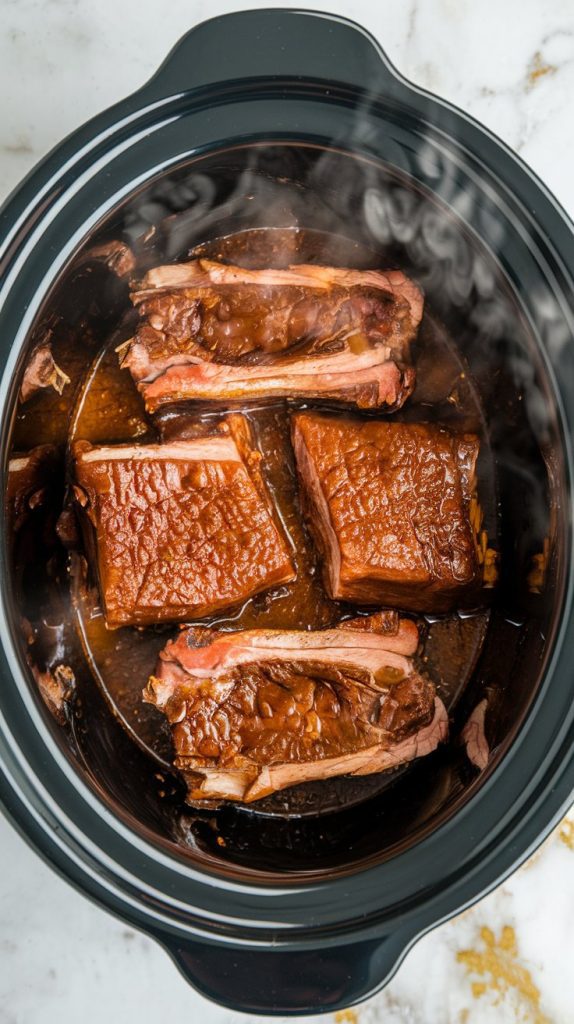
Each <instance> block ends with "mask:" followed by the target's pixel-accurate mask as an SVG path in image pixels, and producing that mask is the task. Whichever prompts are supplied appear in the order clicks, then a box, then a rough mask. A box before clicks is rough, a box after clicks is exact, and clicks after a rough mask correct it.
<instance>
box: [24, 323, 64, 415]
mask: <svg viewBox="0 0 574 1024" xmlns="http://www.w3.org/2000/svg"><path fill="white" fill-rule="evenodd" d="M69 383H70V378H69V377H68V375H67V374H66V373H64V371H63V370H61V369H60V367H59V366H58V365H57V363H56V362H55V360H54V356H53V354H52V343H51V334H50V332H47V336H46V338H45V340H44V341H42V342H41V343H40V344H39V345H36V347H35V348H34V349H33V351H32V354H31V356H30V358H29V359H28V362H27V364H26V367H25V369H24V376H23V377H22V384H21V387H20V398H21V400H22V401H23V402H27V401H28V399H29V398H32V395H35V394H36V392H37V391H43V390H44V388H54V391H57V392H58V394H59V395H61V394H62V391H63V390H64V388H65V387H66V384H69Z"/></svg>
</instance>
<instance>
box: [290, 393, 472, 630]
mask: <svg viewBox="0 0 574 1024" xmlns="http://www.w3.org/2000/svg"><path fill="white" fill-rule="evenodd" d="M292 437H293V446H294V449H295V455H296V459H297V469H298V474H299V478H300V486H301V490H302V493H303V499H304V504H305V506H306V510H307V513H308V518H309V526H310V529H311V532H312V533H313V536H314V537H315V540H316V542H317V544H318V546H319V548H320V550H321V553H322V556H323V572H324V579H325V586H326V588H327V590H328V592H329V594H330V596H331V597H332V598H335V599H344V600H349V601H354V602H357V603H362V604H390V605H398V606H399V607H401V608H406V609H409V610H412V611H424V612H433V611H434V612H441V611H447V610H449V609H450V608H452V607H453V605H454V604H455V602H456V601H457V599H458V598H459V597H460V596H461V593H462V592H463V591H464V590H465V589H467V588H469V587H471V586H472V585H473V584H474V583H475V582H476V580H477V576H478V566H477V556H476V550H475V543H474V537H473V532H472V528H471V523H470V501H471V497H472V495H473V491H474V487H475V464H476V459H477V456H478V449H479V442H478V438H476V437H475V436H474V435H471V434H466V435H463V436H460V435H455V434H452V433H451V432H450V431H448V430H446V429H445V428H444V427H438V426H431V425H430V424H427V423H391V422H386V421H380V422H375V421H372V420H370V421H359V420H356V419H350V418H342V417H333V416H325V415H318V414H313V413H299V414H297V415H295V416H294V417H293V419H292Z"/></svg>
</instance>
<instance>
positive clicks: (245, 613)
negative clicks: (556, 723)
mask: <svg viewBox="0 0 574 1024" xmlns="http://www.w3.org/2000/svg"><path fill="white" fill-rule="evenodd" d="M201 253H203V254H206V255H209V256H211V257H212V258H224V259H232V260H233V261H235V262H239V263H243V264H244V265H255V266H256V265H258V264H259V265H261V264H264V263H265V262H267V263H268V264H274V265H277V266H280V265H285V264H286V263H289V262H291V261H304V260H307V261H311V260H315V261H316V262H324V263H329V262H333V263H338V264H339V265H349V266H358V267H360V266H369V265H370V266H376V265H383V266H384V260H383V259H382V257H381V256H380V255H378V256H377V255H376V254H373V253H371V252H370V251H369V250H366V249H361V248H359V247H358V245H357V243H355V242H348V241H347V240H345V239H341V238H339V237H331V236H325V235H324V234H322V233H319V232H304V231H301V230H297V231H293V230H291V231H286V230H271V229H269V230H257V231H250V232H243V233H241V234H239V235H235V236H230V237H228V238H226V239H223V240H221V241H216V242H213V243H211V244H210V245H209V246H205V245H204V246H202V247H201ZM126 337H129V333H126V328H121V327H120V329H119V330H117V331H116V332H114V333H113V334H112V335H111V337H108V339H107V341H106V342H105V343H104V345H103V346H102V347H101V348H100V351H99V352H98V353H97V355H96V356H95V358H92V359H91V360H90V361H89V363H88V365H86V366H83V367H82V366H80V368H79V370H78V372H77V381H78V386H77V389H76V391H75V396H74V402H73V408H71V407H70V395H69V394H68V395H66V394H65V395H64V396H62V397H61V398H60V397H59V396H57V397H55V396H53V395H50V394H46V395H42V396H40V397H39V398H38V400H34V402H33V403H29V406H28V407H24V409H23V411H22V412H21V413H20V419H19V423H18V427H17V432H16V436H17V438H18V444H19V445H21V447H29V446H31V445H32V444H38V443H40V442H44V441H48V440H59V441H61V440H62V434H66V435H67V441H68V444H69V443H71V442H73V441H75V440H79V439H83V440H88V441H90V442H92V443H94V444H98V443H102V442H111V443H114V442H115V443H119V442H125V441H131V440H136V441H148V440H159V439H162V438H163V439H168V438H173V437H176V436H179V437H181V436H191V435H193V434H194V433H196V432H197V431H198V430H204V429H205V428H206V427H208V426H209V424H210V423H211V422H212V421H213V420H215V419H217V418H218V417H220V416H222V415H224V414H225V412H228V411H229V407H227V408H226V409H216V410H215V409H214V408H213V406H210V407H209V409H208V408H206V407H205V406H201V405H197V406H195V407H192V406H191V405H187V406H186V407H185V408H184V407H180V408H173V409H170V410H167V411H164V412H162V413H161V414H158V415H157V416H156V417H155V418H154V419H153V420H151V419H150V418H149V417H147V416H146V414H145V412H144V407H143V402H142V399H141V398H140V396H139V394H138V392H137V390H136V388H135V385H134V384H133V382H132V380H131V377H130V375H129V373H128V371H127V370H121V369H120V367H119V362H118V356H117V354H116V352H115V348H116V347H117V345H118V344H120V342H121V341H122V340H124V339H125V338H126ZM414 355H415V361H416V364H417V369H418V384H417V388H416V391H415V394H414V396H413V398H412V399H411V400H410V402H408V403H407V406H406V408H405V409H403V410H402V411H401V413H400V414H398V415H399V416H400V418H403V419H407V420H416V419H421V420H431V419H432V420H436V421H440V422H443V423H445V424H447V425H449V426H451V427H453V428H455V429H460V430H472V431H475V432H477V433H478V434H479V436H480V438H481V446H482V449H481V457H480V460H479V470H478V472H479V495H480V501H481V504H482V507H483V509H484V512H485V526H486V528H487V530H488V531H489V536H490V538H491V540H494V537H495V532H496V495H495V485H494V473H493V467H492V459H491V456H490V451H489V447H488V440H487V435H486V430H485V424H484V417H483V414H482V410H481V407H480V402H479V399H478V395H477V393H476V391H475V389H474V387H473V384H472V381H471V379H470V377H469V375H468V372H467V370H466V368H465V366H464V364H463V363H462V361H461V358H460V355H459V353H458V352H457V348H456V344H455V342H454V340H453V339H452V338H451V337H449V336H448V334H447V332H446V330H445V328H444V327H443V326H442V324H441V323H440V322H439V321H438V320H437V319H436V318H435V317H434V316H433V314H432V311H430V310H429V309H427V310H426V311H425V315H424V318H423V323H422V326H421V331H420V335H419V340H418V342H417V344H416V348H415V353H414ZM74 358H76V357H74V356H71V359H72V361H74ZM78 359H79V356H78V357H77V358H76V361H78ZM84 360H85V355H84ZM319 404H320V403H307V404H306V403H297V402H289V403H288V402H285V401H278V402H273V403H263V404H258V405H251V406H247V407H242V406H237V407H236V408H238V409H239V410H240V411H241V412H243V413H244V414H245V415H246V416H247V417H248V419H249V421H250V423H251V425H252V428H253V431H254V434H255V438H256V442H257V444H258V446H259V448H260V450H261V452H262V453H263V456H264V463H263V465H264V472H265V478H266V480H267V483H268V486H269V488H270V490H271V493H272V497H273V501H274V502H275V505H276V508H277V510H278V514H279V516H280V518H281V520H282V522H283V523H284V526H285V528H286V531H287V533H288V535H289V536H290V538H291V542H292V544H293V555H294V561H295V565H296V569H297V579H296V581H295V582H294V583H292V584H289V585H284V586H281V587H279V588H276V589H275V590H273V591H270V592H268V593H266V594H261V595H258V596H256V597H254V598H252V599H250V600H248V601H247V602H246V603H245V604H244V605H243V606H242V607H241V608H235V609H233V610H230V611H229V612H228V613H227V614H225V615H218V616H216V617H213V618H211V619H209V620H204V621H206V622H207V623H209V624H210V625H217V626H218V627H219V628H223V629H240V628H241V629H246V628H255V627H262V628H263V627H264V628H282V629H290V628H291V629H317V628H321V627H324V626H328V625H332V624H335V623H337V622H338V621H340V620H341V618H346V617H349V616H351V615H356V613H357V612H356V609H355V608H354V607H353V606H352V605H346V604H342V603H338V602H334V601H331V600H330V599H329V598H328V597H327V596H326V594H325V593H324V591H323V587H322V583H321V573H320V566H319V565H318V563H317V556H316V553H315V548H314V546H313V544H312V543H311V541H310V538H309V535H308V533H307V530H306V528H305V525H304V523H303V519H302V514H301V508H300V504H299V495H298V491H297V486H296V476H295V467H294V459H293V452H292V449H291V445H290V442H289V411H290V410H292V409H295V408H304V407H308V406H309V405H313V407H315V408H317V407H318V405H319ZM70 413H71V415H70ZM68 424H69V426H68ZM93 584H94V581H93V579H90V574H89V573H88V578H87V580H86V579H84V578H83V574H82V573H78V572H76V573H75V574H74V575H73V576H72V578H71V588H72V596H73V613H72V614H73V619H74V621H75V627H76V630H77V633H78V635H79V637H80V639H81V642H82V645H83V648H84V651H85V653H86V655H87V658H88V661H89V664H90V666H91V669H92V672H93V674H94V677H95V679H96V681H97V684H98V686H99V687H100V689H101V691H102V693H103V694H104V696H105V698H106V700H107V702H108V704H109V706H110V708H111V709H112V710H113V712H114V714H115V715H116V716H117V717H118V718H119V720H120V722H121V723H122V724H123V725H124V727H125V728H126V729H127V731H128V732H129V734H130V735H131V736H132V738H133V739H134V740H135V741H136V742H137V743H138V744H139V745H140V746H141V747H142V748H143V749H144V750H145V751H146V752H147V753H149V754H150V755H151V756H152V757H153V758H154V759H155V760H156V761H157V763H158V764H159V765H161V766H162V767H164V768H165V767H168V766H169V765H170V763H171V758H172V746H171V738H170V734H169V727H168V725H167V723H166V720H165V718H164V717H163V715H161V714H160V713H159V712H158V711H156V710H155V709H154V708H152V707H150V706H149V705H145V704H143V702H142V700H141V692H142V689H143V687H144V686H145V684H146V682H147V678H148V676H149V675H150V674H151V673H152V672H153V670H154V667H155V663H156V659H157V655H158V652H159V651H160V649H161V648H162V647H163V646H164V644H165V642H166V640H167V639H168V637H169V636H171V635H173V632H174V630H176V629H177V626H166V627H152V628H146V629H135V628H131V627H126V628H122V629H118V630H114V631H110V630H108V629H107V628H106V626H105V623H104V619H103V616H102V613H101V609H100V606H99V599H98V594H97V589H96V587H95V586H94V585H93ZM488 614H489V613H488V610H484V609H483V610H480V611H476V612H472V611H470V612H469V611H467V612H465V613H464V614H460V615H453V616H449V617H442V618H438V619H436V620H435V621H426V622H425V621H422V623H421V624H422V629H421V636H422V638H423V643H422V647H421V652H420V655H419V662H420V666H421V668H422V669H423V670H425V671H427V672H428V673H429V675H430V676H431V678H432V679H433V681H434V682H435V683H436V684H437V690H438V693H439V695H440V696H441V697H442V699H443V700H444V702H445V704H446V706H447V709H449V710H450V709H452V707H453V706H454V704H455V703H456V701H457V699H458V698H459V696H460V694H461V693H462V691H463V690H464V688H465V686H466V684H467V682H468V680H469V678H470V676H471V673H472V671H473V668H474V666H475V664H476V661H477V658H478V655H479V653H480V650H481V646H482V643H483V640H484V636H485V632H486V627H487V623H488ZM419 621H420V620H419ZM405 770H408V768H401V769H398V771H405ZM391 776H392V777H394V773H386V774H385V775H379V776H366V777H364V778H362V779H360V780H358V779H344V778H342V779H335V780H329V781H325V782H318V783H307V784H304V785H303V786H299V787H294V788H293V789H292V790H287V791H285V792H282V793H279V794H275V795H274V796H272V797H268V798H266V799H265V800H264V801H261V802H259V803H258V804H257V805H256V806H254V807H252V808H250V811H249V813H254V812H255V813H257V812H260V813H261V812H265V813H271V814H277V813H279V814H283V813H291V814H292V813H295V814H297V813H301V814H309V813H314V814H317V813H324V812H326V811H329V810H333V809H335V808H338V807H341V806H349V805H350V804H353V803H357V802H360V801H361V800H364V799H366V798H368V797H370V796H373V795H374V794H375V793H377V792H379V791H380V790H381V789H382V788H384V787H385V786H386V785H388V782H389V778H390V777H391Z"/></svg>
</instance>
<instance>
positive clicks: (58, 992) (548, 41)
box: [0, 0, 574, 1024]
mask: <svg viewBox="0 0 574 1024" xmlns="http://www.w3.org/2000/svg"><path fill="white" fill-rule="evenodd" d="M242 6H246V7H251V8H259V7H266V6H269V4H268V3H261V2H260V0H249V3H246V4H245V5H243V4H237V3H231V2H223V0H209V3H208V2H205V0H171V2H170V4H169V14H168V8H167V7H166V5H164V4H161V3H160V2H159V0H150V2H149V3H148V4H141V3H140V2H138V3H136V0H114V2H112V0H99V2H98V3H97V4H94V3H89V2H88V0H0V15H1V17H0V24H1V26H2V28H1V32H0V84H1V95H2V97H3V104H2V116H1V118H0V198H4V196H5V195H6V194H7V193H8V192H9V191H10V190H11V189H12V188H13V187H14V186H15V185H16V184H17V183H18V181H19V180H20V179H21V178H22V176H23V175H24V174H25V173H26V172H27V171H28V170H29V169H30V168H31V167H32V166H33V165H34V163H35V162H36V161H37V160H38V159H39V158H40V157H41V156H43V154H44V153H46V152H47V151H48V150H49V149H50V148H51V147H52V146H53V145H55V144H56V143H57V142H58V141H59V140H60V139H61V138H62V137H63V136H64V135H65V134H66V133H67V132H69V131H70V130H72V129H73V128H75V127H76V126H77V125H79V124H81V123H82V122H83V121H85V120H86V118H88V117H90V116H91V115H92V114H95V113H96V112H97V111H99V110H101V109H103V108H104V107H106V106H108V105H109V104H110V103H112V102H114V101H115V100H117V99H119V98H121V97H122V96H124V95H126V94H127V93H129V92H130V91H132V90H133V89H135V88H136V87H137V86H138V85H140V84H141V83H142V82H143V81H144V80H145V79H146V78H148V77H149V76H150V74H151V73H152V72H153V71H154V70H155V68H156V67H157V66H158V64H159V63H160V62H161V60H162V59H163V57H164V56H165V55H166V53H167V52H168V50H169V49H170V47H171V46H172V45H173V43H175V42H176V40H177V39H178V37H179V36H180V35H181V34H182V33H183V32H184V31H186V30H187V29H188V28H190V27H191V26H192V25H193V24H195V23H197V22H198V21H201V20H203V19H204V18H206V17H210V16H212V15H214V14H219V13H224V12H226V11H231V10H237V9H241V7H242ZM273 6H277V7H280V6H282V7H296V6H299V5H298V4H289V3H283V4H281V3H275V4H274V5H273ZM309 6H310V7H313V8H315V9H317V10H327V11H331V12H335V13H339V14H342V15H347V16H349V17H351V18H354V19H355V20H357V21H360V22H362V23H363V24H364V25H365V26H366V27H367V28H369V29H370V30H371V31H372V32H373V33H374V34H375V35H376V36H377V37H378V39H379V40H380V41H381V43H382V44H383V46H384V47H385V48H386V50H387V52H388V54H389V56H390V58H391V59H392V60H393V61H394V63H395V64H396V65H397V67H398V68H399V69H400V70H401V71H402V72H403V73H404V74H405V75H406V76H407V77H408V78H410V79H412V80H413V81H415V82H417V83H418V84H420V85H422V86H424V87H426V88H428V89H431V90H432V91H434V92H437V93H438V94H440V95H442V96H444V97H446V98H447V99H450V100H452V101H454V102H455V103H457V104H458V105H459V106H460V107H462V108H463V109H465V110H467V111H469V112H470V113H472V114H473V115H474V116H475V117H477V118H478V119H479V120H481V121H483V122H484V123H485V124H487V125H488V126H489V127H490V128H491V129H492V130H493V131H494V132H496V133H497V134H498V135H499V136H501V137H502V138H503V139H504V140H505V141H506V142H507V143H509V144H510V145H511V146H512V147H513V148H514V149H516V150H517V151H518V152H519V153H520V154H521V156H522V157H523V158H524V159H525V160H526V161H527V162H528V163H529V164H530V165H531V166H532V167H533V168H534V170H535V171H536V172H537V173H538V174H539V175H540V176H541V177H542V178H543V179H544V180H545V181H546V183H547V184H548V185H549V187H550V188H551V189H552V190H553V191H554V193H555V194H556V196H557V197H558V199H559V200H560V201H561V202H562V204H563V205H564V206H565V208H566V210H567V211H568V212H569V213H570V215H571V216H574V174H573V173H572V171H573V165H574V118H572V114H571V100H572V95H573V93H574V4H573V3H572V0H546V2H545V3H541V2H540V0H505V2H504V3H500V2H496V0H481V2H479V3H476V2H471V0H404V2H402V3H394V4H392V5H391V4H390V2H389V0H386V2H385V0H379V2H378V3H375V2H374V0H327V2H323V0H313V2H312V3H309ZM0 864H1V865H2V867H3V870H2V872H1V873H0V1024H37V1022H40V1021H41V1022H42V1024H52V1022H53V1024H72V1022H75V1021H76V1020H77V1019H78V1015H80V1017H81V1019H82V1021H83V1022H84V1024H95V1022H96V1021H97V1022H100V1021H102V1020H110V1021H114V1022H115V1021H124V1020H127V1019H128V1017H129V1019H137V1020H138V1024H148V1022H152V1021H154V1022H155V1021H157V1020H164V1019H165V1018H166V1016H167V1015H168V1014H169V1019H171V1020H189V1021H195V1020H196V1019H198V1017H199V1015H201V1020H202V1021H203V1022H204V1024H239V1022H240V1021H243V1022H244V1024H245V1022H247V1020H248V1019H247V1018H245V1017H240V1016H239V1015H236V1014H232V1013H230V1012H228V1011H226V1010H222V1009H219V1008H217V1007H213V1006H211V1005H209V1004H208V1003H206V1002H205V1001H204V1000H203V999H201V997H200V996H198V995H197V994H195V993H194V992H193V991H192V990H191V989H190V988H189V987H188V986H187V985H186V983H185V982H184V981H183V979H182V978H181V977H180V976H179V974H178V973H177V972H176V970H175V968H174V967H173V965H172V963H171V962H170V961H169V960H168V958H167V956H166V955H165V954H164V953H163V952H162V951H161V950H160V949H159V948H158V947H157V946H156V945H155V944H154V943H153V942H151V941H150V940H148V939H146V938H144V937H143V936H142V935H140V934H139V933H137V932H134V931H133V930H131V929H130V928H128V927H126V926H125V925H123V924H121V923H119V922H118V921H116V920H114V919H113V918H112V917H109V916H108V915H107V914H105V913H104V912H103V911H101V910H99V909H98V908H96V907H94V906H92V904H90V903H89V902H88V901H87V900H86V899H84V898H83V897H82V896H80V895H79V894H78V893H76V892H75V891H74V890H73V889H72V888H70V887H69V886H68V885H67V884H65V883H64V882H63V881H62V880H60V878H58V877H57V876H56V875H55V874H53V873H52V872H51V870H49V869H48V868H47V867H46V866H45V865H44V864H43V862H42V861H41V860H40V859H39V858H38V857H37V856H36V855H35V854H34V853H32V852H31V851H30V850H29V849H28V847H27V846H26V845H25V843H24V842H23V841H22V839H21V838H20V837H19V836H18V835H17V834H16V833H15V832H13V831H12V829H11V828H10V826H9V825H8V824H7V823H6V822H5V821H4V820H3V819H0ZM573 962H574V813H572V812H571V814H570V815H569V816H568V817H567V818H566V819H565V820H564V822H563V823H562V824H561V825H560V826H559V827H558V828H557V829H556V831H555V832H554V833H553V835H552V836H551V837H550V838H549V839H548V840H547V841H546V842H545V844H544V845H543V846H542V848H541V849H540V850H539V851H538V852H537V853H536V854H535V855H534V857H532V858H531V860H530V861H529V862H528V863H527V864H526V865H525V866H524V867H522V868H521V869H520V870H519V871H517V872H516V873H515V874H514V875H513V876H512V877H511V878H509V879H507V881H506V882H505V883H504V884H503V885H501V886H500V887H499V888H498V889H497V890H496V891H495V892H493V893H492V894H491V895H490V896H488V897H487V898H486V899H484V900H482V901H481V902H480V903H478V904H477V905H476V906H474V907H473V908H472V909H471V910H468V911H466V913H464V914H462V915H460V916H459V917H458V918H456V919H455V920H453V921H451V922H448V923H446V924H444V925H442V926H441V927H440V928H437V929H436V930H435V931H433V932H432V933H431V934H429V935H427V936H426V937H425V938H424V939H422V940H421V941H420V942H419V943H418V945H417V946H416V947H415V948H414V949H413V950H412V951H411V952H410V953H409V954H408V956H407V957H406V959H405V961H404V963H403V964H402V966H401V968H400V969H399V971H398V973H397V975H396V976H395V978H394V980H393V981H392V982H391V984H390V985H389V986H388V987H387V988H386V989H385V991H384V992H382V993H380V995H378V996H377V997H376V998H375V999H373V1000H372V1001H371V1002H370V1003H367V1004H365V1005H364V1006H363V1007H360V1008H359V1009H355V1010H349V1011H345V1012H343V1013H339V1014H337V1015H335V1017H334V1018H321V1019H322V1020H325V1019H326V1020H327V1021H328V1024H359V1022H360V1024H379V1022H380V1024H383V1022H384V1024H484V1022H487V1024H516V1022H525V1024H528V1022H530V1024H570V1022H573V1024H574V989H573V987H572V983H571V978H570V973H571V965H572V963H573ZM196 1015H197V1016H196ZM309 1019H310V1018H308V1020H309ZM254 1020H255V1019H254Z"/></svg>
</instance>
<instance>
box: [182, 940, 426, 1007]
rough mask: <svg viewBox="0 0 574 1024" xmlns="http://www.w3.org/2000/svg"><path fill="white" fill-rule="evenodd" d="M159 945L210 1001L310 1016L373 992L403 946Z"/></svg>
mask: <svg viewBox="0 0 574 1024" xmlns="http://www.w3.org/2000/svg"><path fill="white" fill-rule="evenodd" d="M162 944H163V945H164V947H165V948H166V949H167V951H168V953H169V954H170V956H171V957H172V958H173V960H174V961H175V963H176V964H177V966H178V967H179V969H180V971H181V972H182V974H183V975H184V977H185V978H186V980H187V981H188V982H189V983H190V984H191V985H193V987H194V988H195V989H197V990H198V991H199V992H201V994H202V995H204V996H206V997H207V998H208V999H211V1000H212V1001H213V1002H216V1003H219V1004H221V1005H223V1006H227V1007H229V1008H230V1009H232V1010H235V1011H241V1012H242V1013H255V1014H313V1013H327V1012H333V1011H335V1010H342V1009H345V1008H346V1007H349V1006H351V1005H352V1004H353V1003H357V1002H359V1001H360V1000H362V999H365V998H366V997H367V996H369V995H372V994H373V993H374V992H376V991H377V990H378V989H379V988H380V987H381V986H382V985H383V984H384V982H385V981H387V980H388V979H389V977H390V976H391V975H392V974H393V972H394V970H395V969H396V967H397V965H398V963H399V961H400V960H401V958H402V956H403V954H404V952H405V948H406V946H407V945H408V942H405V939H404V937H402V938H399V937H398V936H393V937H392V938H387V939H376V940H370V941H363V942H356V943H353V944H349V945H344V946H328V947H326V948H324V949H310V950H295V951H285V950H282V949H274V948H273V947H267V948H264V949H257V950H253V949H245V948H237V947H235V948H230V947H228V946H223V945H207V944H202V943H199V942H198V943H193V944H188V945H186V946H185V948H182V947H176V946H173V945H171V944H170V943H169V942H166V941H165V939H163V940H162Z"/></svg>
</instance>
